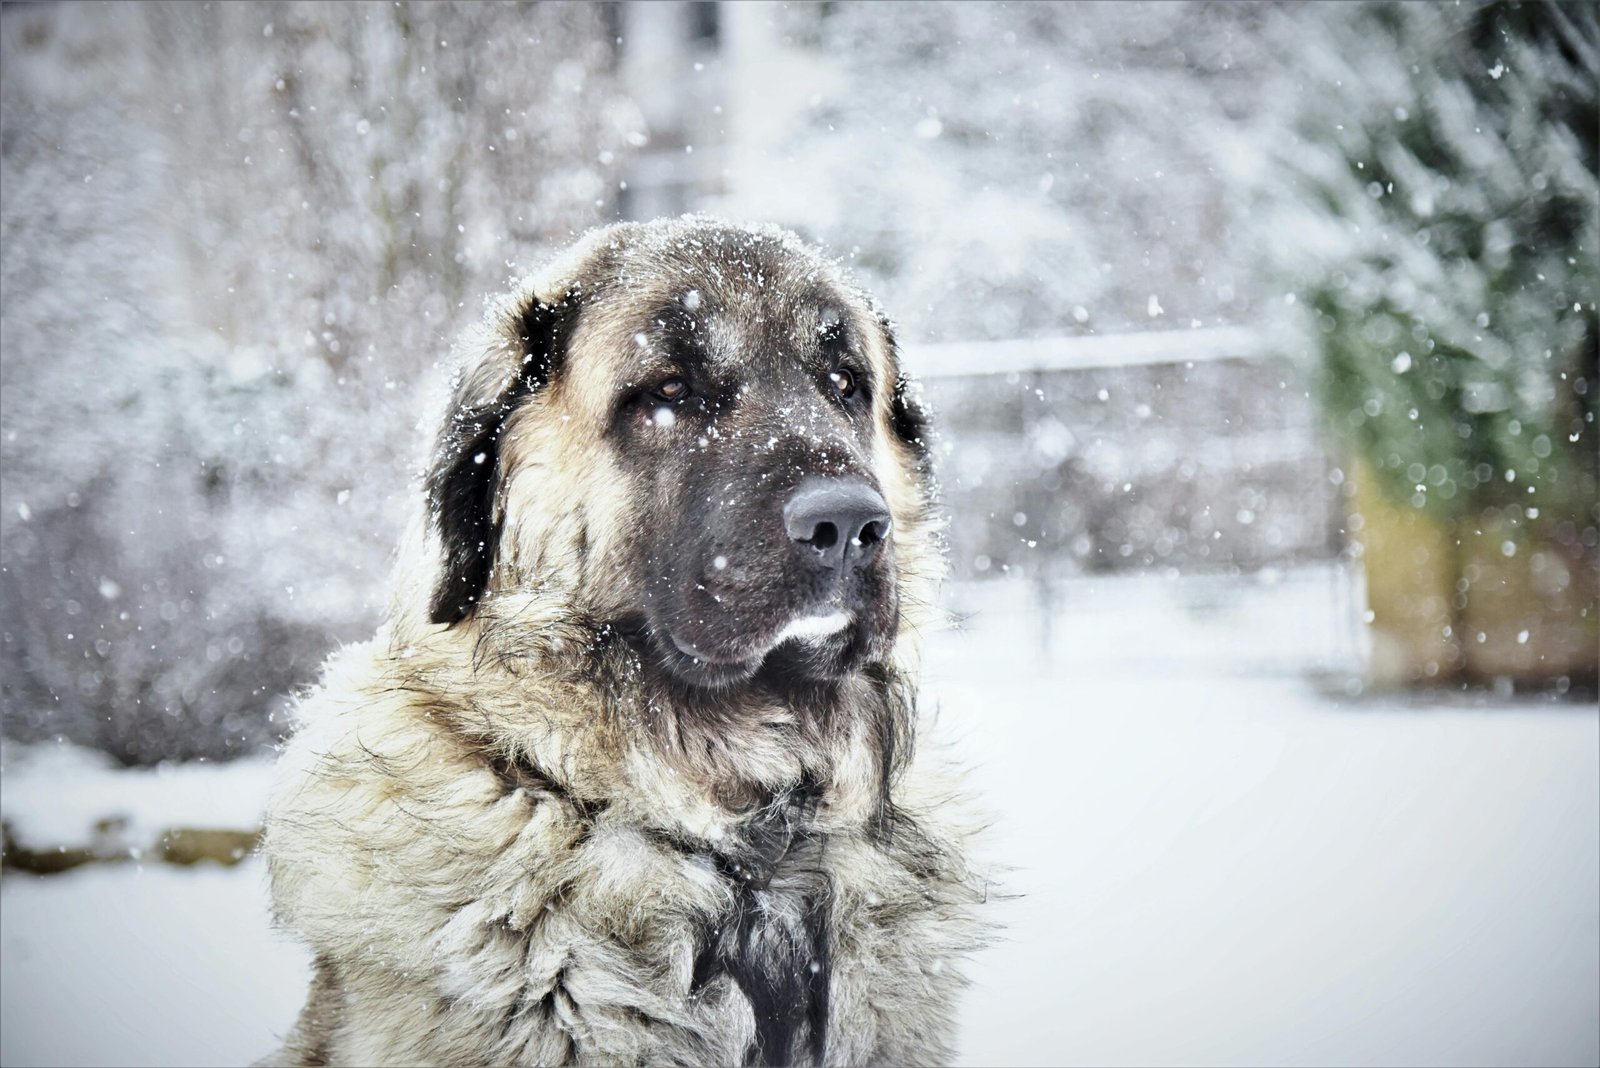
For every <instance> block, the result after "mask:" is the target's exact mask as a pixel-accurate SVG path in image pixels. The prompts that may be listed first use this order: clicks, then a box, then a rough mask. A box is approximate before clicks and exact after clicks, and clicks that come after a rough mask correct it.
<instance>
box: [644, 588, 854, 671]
mask: <svg viewBox="0 0 1600 1068" xmlns="http://www.w3.org/2000/svg"><path fill="white" fill-rule="evenodd" d="M863 629H864V627H863V625H862V622H861V620H860V619H859V618H858V617H857V616H856V615H854V614H852V613H850V612H846V611H844V610H842V609H839V608H828V609H823V610H820V611H819V610H816V609H812V610H808V611H805V612H801V613H799V614H797V615H795V616H793V617H792V618H791V619H790V620H789V621H788V622H786V623H784V624H783V625H782V626H781V627H779V628H777V629H776V630H775V631H773V632H771V633H770V634H767V635H764V636H761V637H759V638H755V639H753V640H751V641H748V642H740V643H739V644H738V645H737V646H736V647H734V648H731V649H708V648H705V647H703V646H701V645H698V644H696V643H695V642H693V641H692V640H690V639H689V638H687V637H685V636H683V635H682V634H678V633H674V632H672V631H671V630H664V631H654V632H653V637H655V641H654V643H653V644H654V645H655V646H656V648H657V651H658V653H659V655H660V658H661V660H662V662H663V664H664V666H665V667H666V668H667V669H668V670H669V671H671V672H672V674H674V675H676V676H678V677H679V678H681V679H683V680H685V681H686V682H690V683H693V684H694V685H697V686H701V687H704V688H707V689H722V688H725V687H727V686H732V685H736V684H738V683H740V682H744V681H747V680H748V679H750V678H752V677H754V676H755V675H756V674H757V673H758V672H759V671H761V669H762V668H763V667H764V666H766V665H768V664H769V663H772V664H780V665H781V666H782V667H784V668H785V669H790V670H795V669H797V670H798V671H799V672H800V673H801V674H804V675H807V676H810V677H816V678H827V677H834V676H837V675H841V674H843V673H844V672H845V671H846V670H848V667H849V664H850V662H852V661H853V660H854V659H856V658H855V657H853V656H851V655H850V653H851V652H852V650H856V649H858V648H860V647H861V646H863V644H864V640H863V639H864V635H863V634H862V631H863ZM662 637H665V638H666V641H664V642H663V641H661V640H660V639H661V638H662Z"/></svg>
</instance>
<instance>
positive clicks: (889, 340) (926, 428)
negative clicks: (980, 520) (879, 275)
mask: <svg viewBox="0 0 1600 1068" xmlns="http://www.w3.org/2000/svg"><path fill="white" fill-rule="evenodd" d="M878 326H879V327H880V328H881V329H882V330H883V340H884V343H885V344H886V345H888V347H889V359H890V362H891V363H892V364H893V366H894V387H893V389H892V390H891V392H890V394H889V426H890V429H892V430H893V431H894V433H895V436H896V437H898V438H899V439H900V440H901V441H903V442H905V443H906V444H907V445H909V446H911V451H912V452H913V453H914V454H915V455H916V457H917V463H918V464H919V465H920V466H921V467H922V468H923V469H924V470H926V469H927V468H928V466H929V464H930V463H931V461H932V457H933V450H932V445H933V441H932V427H931V424H930V421H929V416H928V409H927V406H926V405H925V404H923V402H922V396H921V391H920V390H919V389H918V388H917V384H916V382H915V381H914V380H913V379H911V378H910V377H909V376H908V375H907V374H906V373H905V371H904V370H902V369H901V366H900V344H899V342H897V341H896V340H895V337H894V324H893V323H891V322H890V321H889V319H888V317H887V316H884V315H879V316H878Z"/></svg>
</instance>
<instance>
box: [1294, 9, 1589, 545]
mask: <svg viewBox="0 0 1600 1068" xmlns="http://www.w3.org/2000/svg"><path fill="white" fill-rule="evenodd" d="M1325 13H1326V15H1327V20H1328V25H1327V27H1326V32H1325V33H1320V34H1314V35H1306V34H1304V33H1301V34H1299V38H1300V40H1301V41H1302V42H1303V44H1302V45H1301V46H1300V47H1299V49H1298V50H1297V51H1296V52H1295V63H1296V65H1297V66H1298V68H1299V70H1300V72H1301V73H1300V78H1299V81H1300V84H1299V86H1298V91H1297V92H1295V93H1294V94H1293V100H1294V103H1293V104H1292V105H1291V108H1292V110H1293V111H1294V112H1295V114H1294V115H1293V122H1292V127H1291V128H1292V129H1293V130H1294V132H1295V134H1296V135H1297V136H1295V137H1294V138H1292V139H1290V140H1289V141H1287V142H1285V143H1284V144H1283V146H1282V150H1281V152H1280V160H1281V163H1282V165H1283V168H1282V169H1280V170H1279V171H1277V172H1276V174H1275V175H1274V176H1273V181H1274V182H1277V183H1279V188H1278V190H1277V192H1278V201H1277V206H1276V210H1274V211H1273V212H1271V213H1270V215H1269V216H1268V220H1269V226H1270V230H1271V239H1270V244H1271V246H1272V249H1273V261H1274V264H1275V266H1276V267H1277V268H1278V269H1279V270H1280V271H1284V272H1285V273H1286V275H1287V278H1288V281H1289V286H1290V289H1291V292H1290V294H1289V296H1288V298H1287V299H1289V300H1298V302H1299V307H1300V309H1301V310H1303V311H1304V312H1305V317H1304V319H1303V324H1304V325H1305V326H1306V327H1307V329H1308V336H1309V337H1311V338H1312V339H1313V340H1312V348H1313V349H1314V350H1315V352H1316V354H1317V355H1318V356H1319V357H1320V361H1319V365H1320V368H1321V372H1322V374H1321V377H1322V384H1323V396H1324V398H1325V400H1326V402H1327V405H1328V412H1329V416H1330V418H1331V421H1332V423H1333V426H1334V428H1335V430H1336V431H1337V432H1339V433H1340V434H1341V435H1342V436H1344V437H1346V438H1347V439H1348V440H1350V441H1352V442H1353V443H1354V445H1355V448H1356V452H1357V453H1358V454H1359V455H1360V456H1361V457H1362V458H1363V459H1365V460H1366V461H1367V465H1368V466H1369V467H1370V468H1371V470H1372V471H1373V472H1374V475H1375V478H1376V481H1377V482H1378V483H1379V485H1380V487H1381V489H1382V490H1383V491H1384V492H1385V493H1386V495H1387V496H1389V497H1390V498H1391V499H1392V500H1394V501H1395V502H1396V503H1398V504H1401V505H1404V504H1407V503H1409V504H1410V505H1412V506H1414V507H1415V508H1417V509H1420V510H1423V511H1424V512H1426V513H1428V514H1430V515H1432V516H1434V517H1436V518H1438V519H1441V520H1450V519H1453V518H1456V517H1458V516H1461V515H1464V514H1475V513H1481V512H1482V511H1483V510H1484V509H1486V508H1494V509H1496V510H1497V511H1499V512H1500V513H1501V514H1502V515H1503V516H1504V517H1505V518H1508V519H1510V520H1511V521H1512V524H1513V526H1524V525H1527V524H1530V523H1531V524H1533V525H1545V524H1546V523H1547V522H1553V525H1562V524H1563V523H1569V524H1572V525H1569V526H1567V528H1566V530H1565V531H1561V532H1558V534H1557V536H1558V537H1560V538H1562V539H1563V540H1571V539H1572V538H1574V537H1578V538H1581V539H1582V540H1583V541H1584V542H1585V543H1586V544H1587V545H1588V546H1589V547H1590V549H1591V550H1592V548H1593V543H1594V532H1593V525H1594V523H1595V521H1596V505H1595V496H1596V462H1595V461H1596V448H1595V428H1594V423H1595V407H1596V405H1595V394H1596V390H1597V388H1600V375H1597V370H1596V346H1597V340H1600V329H1597V321H1596V312H1595V300H1596V293H1597V282H1600V278H1597V274H1600V267H1597V255H1600V211H1597V208H1600V180H1597V176H1596V153H1597V143H1596V139H1597V124H1600V118H1597V96H1600V16H1597V14H1596V8H1595V6H1594V5H1593V4H1587V3H1585V4H1570V5H1569V4H1556V3H1525V4H1474V5H1461V6H1455V5H1451V6H1446V5H1435V4H1374V5H1361V6H1354V7H1351V8H1339V9H1333V10H1326V11H1325ZM1300 28H1301V29H1302V30H1303V26H1302V27H1300ZM1375 42H1377V43H1378V44H1377V45H1376V46H1375ZM1381 42H1395V43H1396V44H1397V45H1398V47H1384V46H1383V45H1382V44H1381ZM1285 171H1286V172H1287V174H1288V176H1289V180H1288V181H1287V182H1284V181H1283V180H1282V179H1283V177H1284V174H1285ZM1574 521H1575V522H1574ZM1584 528H1587V529H1584Z"/></svg>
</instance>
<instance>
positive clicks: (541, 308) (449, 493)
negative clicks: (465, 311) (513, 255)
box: [424, 291, 577, 624]
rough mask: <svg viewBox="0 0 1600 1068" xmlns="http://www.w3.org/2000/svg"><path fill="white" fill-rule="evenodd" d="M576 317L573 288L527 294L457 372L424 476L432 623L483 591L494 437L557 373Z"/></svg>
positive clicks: (494, 521) (492, 521)
mask: <svg viewBox="0 0 1600 1068" xmlns="http://www.w3.org/2000/svg"><path fill="white" fill-rule="evenodd" d="M576 318H577V295H576V293H575V292H571V291H569V292H568V293H567V294H565V295H564V296H563V297H562V299H561V300H559V301H557V302H555V303H553V304H547V303H544V302H542V301H540V300H538V299H537V298H532V299H530V303H529V304H528V305H527V307H525V308H524V309H523V310H522V311H521V312H520V313H513V314H511V315H510V316H508V317H507V318H506V319H505V321H504V322H503V323H501V324H500V325H499V328H498V332H499V333H500V334H501V335H502V341H503V347H502V348H501V349H500V350H498V351H497V352H495V353H494V354H493V355H489V356H485V357H483V358H481V360H480V361H479V362H478V363H477V364H476V365H475V366H469V367H467V368H466V369H465V370H464V371H463V372H462V374H461V378H460V381H459V382H458V383H457V386H456V391H455V395H454V397H453V398H452V399H451V402H450V409H449V414H447V415H446V416H445V421H444V425H443V426H442V427H441V428H440V429H439V437H438V440H437V442H436V443H435V445H434V450H433V457H432V459H431V461H430V462H429V465H428V473H427V477H426V478H425V480H424V487H425V489H426V491H427V495H428V506H429V521H430V523H431V524H432V526H433V529H434V532H435V533H436V534H438V536H439V541H440V542H441V543H442V544H443V546H444V568H443V570H442V571H441V572H440V574H439V582H438V585H437V586H436V587H435V588H434V591H433V597H432V600H431V601H430V604H429V609H428V615H429V619H430V620H432V622H434V623H447V624H454V623H458V622H460V621H461V620H463V619H465V618H466V617H467V616H468V615H470V614H471V613H472V610H473V608H474V607H475V606H476V605H477V603H478V598H480V597H481V596H483V592H484V591H485V590H486V589H488V586H489V577H490V574H491V573H492V571H493V570H494V562H495V560H494V558H495V551H496V546H497V545H498V543H499V541H500V526H501V520H500V518H499V517H498V516H496V515H495V493H496V490H497V489H498V486H499V479H500V434H501V431H502V430H503V429H504V428H505V424H506V420H507V418H509V416H510V415H511V413H512V412H514V411H516V409H517V408H518V406H519V405H521V404H522V403H524V402H525V401H526V400H527V398H528V397H530V396H532V395H533V394H534V393H536V392H538V391H539V390H541V389H543V388H544V387H545V386H546V385H548V384H549V382H550V379H551V378H552V377H553V376H554V375H555V374H556V373H557V372H558V371H559V370H560V368H561V364H562V362H563V360H564V359H565V357H566V348H567V340H568V337H569V336H570V335H571V332H572V324H573V322H574V321H575V320H576Z"/></svg>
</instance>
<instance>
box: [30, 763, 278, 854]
mask: <svg viewBox="0 0 1600 1068" xmlns="http://www.w3.org/2000/svg"><path fill="white" fill-rule="evenodd" d="M0 768H3V774H0V813H3V814H4V816H5V819H6V821H7V822H8V823H10V824H11V826H12V829H13V831H14V833H15V834H16V835H17V837H18V839H19V840H20V841H21V842H23V843H24V844H27V845H32V846H35V847H38V846H40V845H50V846H58V845H66V846H72V845H83V844H85V843H87V842H88V841H89V839H90V838H91V835H92V832H93V828H94V825H95V823H96V822H98V821H100V820H102V819H106V818H109V817H116V816H121V817H123V818H125V819H126V820H127V826H126V832H125V834H124V838H125V840H126V841H128V842H130V843H134V844H144V845H147V844H149V843H150V842H151V841H154V839H155V838H156V836H157V835H159V834H160V833H161V832H162V831H164V830H167V829H169V828H174V827H188V828H217V829H226V830H250V829H252V828H254V827H257V826H259V825H260V823H261V817H262V814H263V813H264V812H265V811H266V798H267V789H268V787H269V785H270V781H271V776H272V761H271V760H270V759H263V758H258V759H253V760H238V761H234V762H232V763H228V764H209V763H208V764H200V763H194V764H181V765H180V764H163V765H159V766H157V767H154V768H133V769H129V768H118V767H116V766H115V765H114V764H113V763H112V762H111V761H110V760H109V759H108V758H106V757H105V756H103V755H102V754H99V753H96V752H93V751H92V750H87V749H80V748H78V747H76V746H70V745H46V746H19V745H12V744H9V743H8V744H7V745H6V746H5V750H4V763H3V765H0Z"/></svg>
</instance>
